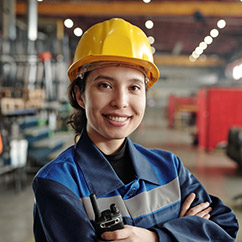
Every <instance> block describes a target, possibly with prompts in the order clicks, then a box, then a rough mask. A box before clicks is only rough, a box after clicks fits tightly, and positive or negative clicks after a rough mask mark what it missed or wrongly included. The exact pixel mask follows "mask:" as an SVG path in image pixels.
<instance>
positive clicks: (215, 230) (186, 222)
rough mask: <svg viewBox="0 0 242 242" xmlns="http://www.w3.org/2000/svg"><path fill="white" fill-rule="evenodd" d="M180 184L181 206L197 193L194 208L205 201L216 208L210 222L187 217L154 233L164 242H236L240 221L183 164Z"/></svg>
mask: <svg viewBox="0 0 242 242" xmlns="http://www.w3.org/2000/svg"><path fill="white" fill-rule="evenodd" d="M178 162H179V163H178V164H179V182H180V188H181V203H183V202H184V200H185V199H186V197H187V196H188V195H189V194H191V193H192V192H194V193H195V194H196V199H195V201H194V202H193V204H192V206H195V205H197V204H199V203H202V202H206V201H208V202H210V205H211V207H212V209H213V210H212V212H211V213H210V214H211V217H210V219H209V220H207V219H204V218H201V217H198V216H186V217H182V218H177V219H174V220H171V221H168V222H166V223H164V224H158V225H157V226H156V227H155V228H153V229H152V230H154V231H156V232H157V234H158V237H159V241H160V242H171V241H172V242H173V241H186V242H197V241H218V242H222V241H224V242H230V241H231V242H232V241H236V235H237V232H238V222H237V220H236V217H235V214H234V213H233V211H232V210H231V209H230V208H228V207H227V206H226V205H225V204H224V203H223V202H222V201H221V200H220V199H218V198H217V197H214V196H212V195H209V194H208V193H207V192H206V190H205V189H204V187H203V186H202V184H201V183H200V182H199V181H198V180H197V179H196V177H195V176H194V175H192V173H191V172H189V171H188V170H187V169H186V168H185V167H184V166H183V165H182V163H181V162H180V161H179V159H178Z"/></svg>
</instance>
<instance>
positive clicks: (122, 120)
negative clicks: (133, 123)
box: [106, 116, 129, 122]
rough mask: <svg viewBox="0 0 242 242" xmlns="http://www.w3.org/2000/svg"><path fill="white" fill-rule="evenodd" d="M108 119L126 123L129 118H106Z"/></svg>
mask: <svg viewBox="0 0 242 242" xmlns="http://www.w3.org/2000/svg"><path fill="white" fill-rule="evenodd" d="M106 117H107V118H108V119H110V120H112V121H115V122H124V121H126V120H127V119H128V118H129V117H117V116H106Z"/></svg>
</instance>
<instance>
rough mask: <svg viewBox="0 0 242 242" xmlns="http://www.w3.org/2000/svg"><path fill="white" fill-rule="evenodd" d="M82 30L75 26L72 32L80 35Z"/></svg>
mask: <svg viewBox="0 0 242 242" xmlns="http://www.w3.org/2000/svg"><path fill="white" fill-rule="evenodd" d="M82 33H83V31H82V29H81V28H75V29H74V34H75V35H76V36H77V37H80V36H81V35H82Z"/></svg>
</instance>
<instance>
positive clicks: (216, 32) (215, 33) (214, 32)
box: [210, 29, 219, 38]
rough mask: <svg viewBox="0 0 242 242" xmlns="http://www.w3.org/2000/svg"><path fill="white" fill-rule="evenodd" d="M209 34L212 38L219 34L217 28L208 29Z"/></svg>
mask: <svg viewBox="0 0 242 242" xmlns="http://www.w3.org/2000/svg"><path fill="white" fill-rule="evenodd" d="M210 35H211V36H212V37H213V38H216V37H217V36H218V35H219V32H218V30H217V29H212V30H211V31H210Z"/></svg>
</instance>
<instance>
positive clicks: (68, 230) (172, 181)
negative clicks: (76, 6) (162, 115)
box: [33, 19, 238, 242]
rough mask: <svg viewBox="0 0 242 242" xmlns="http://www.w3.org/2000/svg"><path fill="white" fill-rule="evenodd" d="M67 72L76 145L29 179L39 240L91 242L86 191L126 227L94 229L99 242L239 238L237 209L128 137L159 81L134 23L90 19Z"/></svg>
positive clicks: (172, 159) (164, 155)
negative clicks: (112, 207)
mask: <svg viewBox="0 0 242 242" xmlns="http://www.w3.org/2000/svg"><path fill="white" fill-rule="evenodd" d="M68 74H69V78H70V80H71V85H70V87H69V98H70V102H71V104H72V106H73V107H74V108H75V110H76V111H75V113H74V114H73V116H72V117H71V121H70V122H71V124H72V126H73V128H74V130H75V132H76V137H77V138H78V142H77V143H76V145H74V146H72V147H70V148H69V149H67V150H66V151H64V152H63V153H62V154H60V155H59V156H58V157H57V158H56V159H55V160H53V161H52V162H50V163H49V164H47V165H46V166H45V167H43V168H42V169H41V170H40V171H39V172H38V174H37V175H36V177H35V179H34V182H33V189H34V193H35V198H36V203H35V208H34V234H35V239H36V241H41V242H43V241H58V242H60V241H68V242H69V241H83V242H89V241H90V242H92V241H97V236H96V233H97V231H95V228H97V227H96V226H95V223H94V220H95V215H96V217H97V216H99V215H97V213H96V214H95V213H94V210H93V206H92V203H91V201H90V195H91V194H95V195H96V197H97V204H98V207H99V209H100V211H103V210H107V209H109V207H110V205H111V204H113V203H115V204H116V205H117V207H118V209H119V210H120V212H121V214H122V219H123V222H124V224H125V225H124V228H122V229H116V230H114V231H105V232H103V233H98V241H139V242H142V241H143V242H145V241H147V242H153V241H154V242H156V241H162V242H163V241H226V242H227V241H235V240H236V234H237V231H238V224H237V220H236V218H235V215H234V213H233V212H232V211H231V209H230V208H228V207H226V206H225V205H224V204H223V203H222V202H221V201H220V200H219V199H218V198H216V197H213V196H211V195H209V194H208V193H207V192H206V190H205V189H204V188H203V186H202V185H201V184H200V182H199V181H198V180H197V179H196V178H195V177H194V176H193V175H192V174H191V173H190V172H189V171H188V170H187V169H185V168H184V166H183V164H182V163H181V161H180V160H179V159H178V158H177V157H176V156H175V155H174V154H172V153H170V152H167V151H163V150H150V149H146V148H144V147H142V146H139V145H137V144H134V143H132V142H131V140H130V139H129V138H128V136H129V135H130V134H131V133H132V132H133V131H134V130H135V129H136V128H137V127H138V126H139V124H140V123H141V121H142V119H143V116H144V112H145V106H146V91H147V89H149V88H150V87H151V86H152V85H153V84H154V83H155V82H156V81H157V80H158V78H159V71H158V69H157V67H156V66H155V64H154V63H153V56H152V54H151V49H150V45H149V43H148V40H147V38H146V36H145V34H144V33H143V32H142V31H141V30H140V29H139V28H137V27H136V26H133V25H131V24H130V23H128V22H126V21H124V20H122V19H111V20H108V21H105V22H102V23H99V24H97V25H94V26H93V27H91V28H90V29H89V30H87V31H86V32H85V34H84V35H83V37H82V38H81V40H80V42H79V44H78V46H77V49H76V52H75V58H74V61H73V64H72V65H71V66H70V67H69V70H68ZM115 214H116V213H115ZM192 215H193V216H192ZM107 217H108V216H107ZM111 219H112V218H111ZM108 221H110V220H108ZM118 221H119V222H120V220H118ZM121 227H122V226H121ZM108 230H109V229H108Z"/></svg>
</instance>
